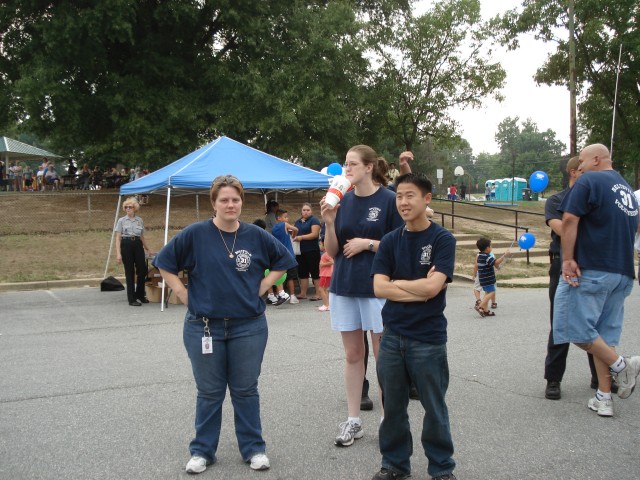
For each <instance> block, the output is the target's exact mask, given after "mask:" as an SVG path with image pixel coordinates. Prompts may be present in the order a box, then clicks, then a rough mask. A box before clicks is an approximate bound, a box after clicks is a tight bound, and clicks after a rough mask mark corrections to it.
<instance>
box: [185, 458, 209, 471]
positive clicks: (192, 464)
mask: <svg viewBox="0 0 640 480" xmlns="http://www.w3.org/2000/svg"><path fill="white" fill-rule="evenodd" d="M208 464H209V462H208V461H207V459H206V458H204V457H201V456H199V455H194V456H193V457H191V460H189V463H187V467H186V468H185V470H186V471H187V473H202V472H204V471H205V470H206V469H207V465H208Z"/></svg>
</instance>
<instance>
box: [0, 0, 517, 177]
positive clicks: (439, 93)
mask: <svg viewBox="0 0 640 480" xmlns="http://www.w3.org/2000/svg"><path fill="white" fill-rule="evenodd" d="M411 3H412V0H286V1H285V0H272V1H269V2H264V1H258V0H234V1H230V0H168V1H163V2H158V1H156V0H136V1H131V0H101V1H100V2H86V1H74V2H71V1H69V0H51V1H46V2H44V1H33V2H25V1H24V0H7V1H5V2H2V4H0V51H1V52H2V56H1V57H0V78H1V79H2V82H1V84H0V112H1V113H0V127H4V128H6V127H10V128H11V129H12V130H15V131H20V132H25V133H27V134H29V135H34V136H35V137H37V138H38V139H39V140H40V141H41V142H44V143H46V146H47V147H48V148H49V149H51V150H53V151H56V152H59V153H61V154H64V155H67V156H71V157H73V158H75V159H76V160H79V161H90V162H91V163H93V164H98V165H102V166H108V165H114V164H116V163H121V164H124V165H127V166H134V165H143V166H148V167H151V168H158V167H161V166H163V165H165V164H167V163H168V162H170V161H172V160H174V159H176V158H178V157H180V156H182V155H184V154H185V153H187V152H189V151H192V150H193V149H195V148H197V147H198V146H200V145H202V144H203V143H205V142H207V141H210V140H212V139H213V138H215V137H217V136H219V135H223V134H224V135H228V136H231V137H233V138H236V139H237V140H240V141H243V142H247V143H250V144H251V145H253V146H255V147H257V148H260V149H264V150H266V151H269V152H270V153H273V154H275V155H279V156H281V157H283V158H298V159H302V160H303V161H304V162H305V163H308V164H313V163H315V162H321V161H325V160H326V159H335V158H341V157H342V155H344V152H345V151H346V149H347V148H348V147H349V146H350V145H353V144H355V143H369V144H372V145H374V146H376V147H377V148H378V149H379V150H381V151H382V152H383V153H387V154H392V155H396V154H397V152H399V151H401V150H402V149H404V148H412V147H413V146H414V145H417V144H418V143H421V142H428V141H429V139H430V138H432V137H440V138H445V137H450V136H452V135H453V136H455V135H456V134H458V131H457V125H455V122H453V120H452V119H451V118H450V116H449V113H450V109H451V108H452V107H454V106H455V107H469V108H473V107H476V106H478V105H479V104H480V102H481V100H482V98H484V97H485V96H487V95H498V94H497V92H498V89H499V88H500V86H501V85H502V83H503V81H504V76H505V73H504V71H503V69H502V67H501V66H500V65H499V64H497V63H493V62H490V61H489V60H487V58H489V56H490V49H491V47H492V44H493V40H494V33H493V30H494V28H493V27H495V24H493V23H491V22H489V23H483V22H482V21H481V19H480V8H479V1H478V0H442V1H440V2H437V3H435V4H434V6H433V7H432V9H431V10H429V11H428V12H427V13H426V14H425V15H423V16H421V17H420V18H413V17H412V15H411ZM392 52H396V53H397V55H395V58H394V54H393V53H392ZM398 59H399V61H398V62H396V61H395V60H398Z"/></svg>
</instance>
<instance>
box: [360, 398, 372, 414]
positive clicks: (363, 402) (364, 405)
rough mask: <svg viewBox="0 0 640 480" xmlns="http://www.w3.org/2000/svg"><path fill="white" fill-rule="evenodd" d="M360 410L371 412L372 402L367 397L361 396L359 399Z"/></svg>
mask: <svg viewBox="0 0 640 480" xmlns="http://www.w3.org/2000/svg"><path fill="white" fill-rule="evenodd" d="M360 410H367V411H368V410H373V400H371V399H370V398H369V395H363V396H362V398H361V399H360Z"/></svg>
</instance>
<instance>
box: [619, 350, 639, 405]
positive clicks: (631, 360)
mask: <svg viewBox="0 0 640 480" xmlns="http://www.w3.org/2000/svg"><path fill="white" fill-rule="evenodd" d="M624 361H625V362H626V363H627V366H626V367H624V370H622V371H621V372H620V373H618V374H617V375H616V383H617V384H618V397H620V398H628V397H629V395H631V394H632V393H633V390H634V389H635V388H636V377H637V376H638V374H639V373H640V357H638V356H635V357H625V358H624Z"/></svg>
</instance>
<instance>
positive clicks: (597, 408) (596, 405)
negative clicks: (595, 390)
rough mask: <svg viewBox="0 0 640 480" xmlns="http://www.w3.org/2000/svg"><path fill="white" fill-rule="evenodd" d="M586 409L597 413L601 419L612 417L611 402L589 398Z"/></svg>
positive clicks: (609, 400)
mask: <svg viewBox="0 0 640 480" xmlns="http://www.w3.org/2000/svg"><path fill="white" fill-rule="evenodd" d="M587 407H589V409H591V410H593V411H594V412H598V415H600V416H601V417H613V400H611V399H604V400H598V399H597V398H596V397H593V398H590V399H589V403H587Z"/></svg>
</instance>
